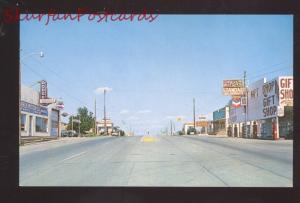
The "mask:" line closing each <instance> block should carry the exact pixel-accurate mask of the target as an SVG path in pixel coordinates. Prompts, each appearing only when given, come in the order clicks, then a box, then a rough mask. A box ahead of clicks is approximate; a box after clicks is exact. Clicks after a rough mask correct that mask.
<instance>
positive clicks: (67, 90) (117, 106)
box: [20, 15, 293, 133]
mask: <svg viewBox="0 0 300 203" xmlns="http://www.w3.org/2000/svg"><path fill="white" fill-rule="evenodd" d="M44 24H45V22H38V21H30V22H28V21H22V22H21V26H20V44H21V49H22V51H21V53H20V54H21V56H24V55H26V54H27V53H31V52H37V51H43V52H44V53H45V57H44V58H39V57H38V56H32V57H27V58H26V59H24V61H23V63H24V65H23V66H22V83H23V84H25V85H32V84H33V83H34V82H36V81H38V80H40V79H46V80H47V81H48V83H49V84H48V91H49V96H51V97H54V98H59V97H61V98H62V99H63V101H64V103H65V111H66V112H69V113H75V112H76V109H77V108H78V107H80V106H83V105H86V106H87V107H88V108H89V109H90V110H92V111H93V110H94V98H95V96H96V97H97V105H98V112H97V117H98V118H100V117H103V108H102V106H103V95H101V94H100V95H96V94H95V93H94V90H95V89H96V88H98V87H110V88H112V91H111V92H109V93H108V94H107V111H108V116H109V117H110V118H111V119H112V120H113V121H114V122H115V123H116V124H117V125H119V126H121V127H123V128H124V129H125V130H127V129H129V126H130V125H131V127H132V129H134V130H135V132H136V133H144V132H145V131H147V130H150V133H157V132H160V131H161V129H165V128H166V127H168V126H169V122H170V121H169V120H170V119H173V120H174V121H175V119H174V117H175V116H179V115H180V116H185V121H192V116H193V113H192V98H193V97H195V99H196V114H197V115H199V114H205V115H208V116H209V117H210V118H211V114H212V112H213V111H214V110H216V109H218V108H221V107H223V106H224V105H225V104H226V103H227V102H228V100H229V97H226V96H222V91H221V88H222V87H221V86H222V80H223V79H235V78H242V76H243V71H244V70H246V71H247V73H248V75H249V82H253V81H255V80H256V79H259V78H261V77H263V76H265V77H267V79H272V78H274V77H275V76H278V75H292V72H293V16H292V15H160V16H158V18H157V19H156V20H155V21H153V22H152V23H149V22H146V21H140V22H139V21H135V22H107V23H104V22H102V23H96V22H88V21H87V20H83V21H81V22H79V23H78V22H76V21H64V22H58V21H56V22H50V23H49V25H47V26H45V25H44ZM264 73H265V74H264ZM122 121H123V122H122ZM180 128H181V123H177V124H176V129H177V130H179V129H180Z"/></svg>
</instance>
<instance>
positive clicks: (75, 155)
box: [60, 152, 86, 162]
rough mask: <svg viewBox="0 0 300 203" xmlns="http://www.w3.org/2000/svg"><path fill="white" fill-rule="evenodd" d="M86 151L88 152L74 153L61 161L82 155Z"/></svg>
mask: <svg viewBox="0 0 300 203" xmlns="http://www.w3.org/2000/svg"><path fill="white" fill-rule="evenodd" d="M85 153H86V152H81V153H79V154H74V155H72V156H70V157H68V158H65V159H63V160H61V161H60V162H64V161H67V160H70V159H73V158H75V157H78V156H80V155H82V154H85Z"/></svg>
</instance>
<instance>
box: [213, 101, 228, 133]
mask: <svg viewBox="0 0 300 203" xmlns="http://www.w3.org/2000/svg"><path fill="white" fill-rule="evenodd" d="M228 118H229V107H228V106H226V107H223V108H221V109H219V110H217V111H214V112H213V126H214V133H215V134H217V135H218V134H223V135H225V134H227V128H228Z"/></svg>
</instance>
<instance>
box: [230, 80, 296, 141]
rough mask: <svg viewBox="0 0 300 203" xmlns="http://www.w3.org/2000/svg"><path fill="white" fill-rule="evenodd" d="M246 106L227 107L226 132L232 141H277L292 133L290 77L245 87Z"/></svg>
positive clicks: (257, 82)
mask: <svg viewBox="0 0 300 203" xmlns="http://www.w3.org/2000/svg"><path fill="white" fill-rule="evenodd" d="M246 95H247V99H246V101H247V103H246V107H247V108H245V106H240V107H233V106H232V105H231V106H230V110H229V111H230V113H229V114H230V118H229V127H228V132H229V134H232V135H233V136H234V137H247V138H263V139H278V138H280V137H285V138H289V137H292V133H293V77H292V76H280V77H277V78H274V79H273V80H270V81H267V80H266V78H263V79H260V80H258V81H256V82H254V83H252V84H250V85H249V86H248V87H247V94H246Z"/></svg>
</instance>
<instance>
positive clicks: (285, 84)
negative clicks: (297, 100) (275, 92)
mask: <svg viewBox="0 0 300 203" xmlns="http://www.w3.org/2000/svg"><path fill="white" fill-rule="evenodd" d="M278 85H279V105H280V106H293V98H294V90H293V86H294V81H293V77H292V76H288V77H279V78H278Z"/></svg>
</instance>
